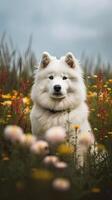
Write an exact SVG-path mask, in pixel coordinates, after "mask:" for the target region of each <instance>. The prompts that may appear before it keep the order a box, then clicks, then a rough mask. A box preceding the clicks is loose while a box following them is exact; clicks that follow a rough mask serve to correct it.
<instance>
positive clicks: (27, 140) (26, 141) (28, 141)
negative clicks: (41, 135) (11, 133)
mask: <svg viewBox="0 0 112 200" xmlns="http://www.w3.org/2000/svg"><path fill="white" fill-rule="evenodd" d="M22 139H23V140H22ZM35 142H36V137H35V136H33V135H31V134H26V135H24V137H23V138H21V144H23V145H26V146H31V145H33V144H34V143H35Z"/></svg>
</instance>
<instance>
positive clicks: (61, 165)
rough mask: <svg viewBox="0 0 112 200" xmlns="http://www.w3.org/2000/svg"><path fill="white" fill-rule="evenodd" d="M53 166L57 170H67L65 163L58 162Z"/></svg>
mask: <svg viewBox="0 0 112 200" xmlns="http://www.w3.org/2000/svg"><path fill="white" fill-rule="evenodd" d="M54 166H55V167H56V168H57V169H65V168H67V166H68V165H67V163H66V162H63V161H59V162H55V163H54Z"/></svg>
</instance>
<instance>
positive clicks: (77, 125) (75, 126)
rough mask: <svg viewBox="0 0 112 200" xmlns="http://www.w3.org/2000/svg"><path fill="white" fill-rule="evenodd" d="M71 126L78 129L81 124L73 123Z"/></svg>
mask: <svg viewBox="0 0 112 200" xmlns="http://www.w3.org/2000/svg"><path fill="white" fill-rule="evenodd" d="M71 128H73V129H76V130H78V129H79V128H80V125H79V124H75V125H74V124H72V125H71Z"/></svg>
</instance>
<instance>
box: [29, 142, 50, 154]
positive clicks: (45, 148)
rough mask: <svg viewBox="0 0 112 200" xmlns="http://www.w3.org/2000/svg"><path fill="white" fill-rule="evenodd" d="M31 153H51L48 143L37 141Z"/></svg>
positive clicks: (32, 146)
mask: <svg viewBox="0 0 112 200" xmlns="http://www.w3.org/2000/svg"><path fill="white" fill-rule="evenodd" d="M30 149H31V151H32V152H33V153H35V154H39V155H45V154H48V153H49V145H48V143H47V142H46V141H44V140H40V141H36V142H34V143H33V144H32V145H31V148H30Z"/></svg>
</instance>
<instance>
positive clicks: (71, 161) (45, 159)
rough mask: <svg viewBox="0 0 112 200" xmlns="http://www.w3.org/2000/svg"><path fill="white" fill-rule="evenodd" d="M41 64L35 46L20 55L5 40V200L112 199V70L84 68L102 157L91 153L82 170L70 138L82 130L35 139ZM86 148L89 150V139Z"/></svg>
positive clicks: (1, 48)
mask: <svg viewBox="0 0 112 200" xmlns="http://www.w3.org/2000/svg"><path fill="white" fill-rule="evenodd" d="M36 62H37V61H36V58H35V55H34V53H33V52H32V51H31V49H30V46H28V48H27V50H26V51H25V53H23V55H20V54H19V53H17V52H16V51H15V50H14V49H13V48H12V47H10V45H8V44H7V42H6V41H5V39H4V38H2V39H1V41H0V199H1V200H2V199H4V200H5V199H17V200H19V199H23V200H25V199H48V200H50V199H54V200H55V199H56V200H57V199H63V200H65V199H69V200H72V199H73V200H75V199H76V200H77V199H90V200H97V199H98V200H100V199H106V198H108V199H112V71H111V68H112V66H111V65H108V66H103V64H101V62H100V61H99V59H98V62H97V63H96V64H94V70H93V65H92V62H89V59H88V60H87V59H86V60H85V62H84V63H83V67H84V70H85V77H84V78H85V83H86V86H87V103H88V105H89V108H90V118H89V120H90V122H91V126H92V129H93V132H94V134H95V137H96V140H97V144H96V146H95V148H96V147H97V151H98V153H97V154H96V152H95V151H94V153H93V155H90V152H89V151H88V155H87V158H86V162H85V165H84V167H80V168H77V167H76V166H77V160H76V156H75V155H76V147H77V146H76V145H72V144H69V143H68V140H67V136H68V134H69V132H70V131H74V132H76V133H77V134H78V129H79V128H80V127H79V125H78V124H77V126H76V125H74V124H68V125H69V126H68V127H69V128H68V133H65V130H64V129H63V128H62V127H52V128H51V129H49V130H48V131H47V132H46V133H45V136H44V138H43V139H42V140H37V138H36V137H34V136H33V135H32V133H31V125H30V120H29V114H30V110H31V107H32V102H31V99H30V90H31V86H32V84H33V75H32V74H33V70H34V69H35V65H36ZM89 139H91V138H89ZM81 142H82V143H83V144H84V145H87V144H88V138H86V136H85V134H84V135H83V138H82V141H81ZM95 148H94V149H95Z"/></svg>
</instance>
